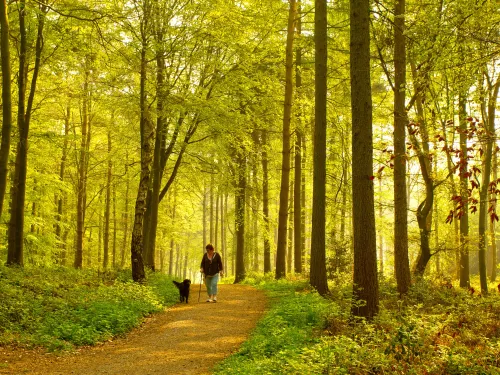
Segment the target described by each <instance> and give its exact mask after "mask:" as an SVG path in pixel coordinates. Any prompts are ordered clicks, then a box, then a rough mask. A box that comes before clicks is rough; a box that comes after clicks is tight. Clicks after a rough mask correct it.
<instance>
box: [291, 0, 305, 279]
mask: <svg viewBox="0 0 500 375" xmlns="http://www.w3.org/2000/svg"><path fill="white" fill-rule="evenodd" d="M301 13H302V8H301V2H300V0H298V1H297V15H298V17H297V25H296V30H297V39H300V38H301V33H302V21H301ZM301 69H302V47H300V46H299V47H298V48H297V49H296V51H295V87H296V89H297V95H298V96H299V97H300V96H301V95H302V93H301V87H302V71H301ZM301 112H302V109H301V108H298V113H297V117H296V121H297V125H296V128H295V160H294V165H295V175H294V187H293V201H294V208H295V209H294V211H293V228H294V264H293V268H294V272H295V273H302V261H303V259H302V252H303V249H302V237H303V233H302V222H301V219H302V209H303V207H302V197H301V183H302V134H303V129H302V126H303V125H302V124H301Z"/></svg>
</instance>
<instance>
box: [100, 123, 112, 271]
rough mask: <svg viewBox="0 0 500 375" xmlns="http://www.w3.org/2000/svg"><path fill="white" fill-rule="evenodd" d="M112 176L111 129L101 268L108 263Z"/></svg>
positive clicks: (105, 267)
mask: <svg viewBox="0 0 500 375" xmlns="http://www.w3.org/2000/svg"><path fill="white" fill-rule="evenodd" d="M112 176H113V162H112V161H111V131H108V175H107V177H108V180H107V182H106V209H105V211H104V262H103V265H102V268H103V270H107V269H108V265H109V232H110V230H109V222H110V216H111V178H112Z"/></svg>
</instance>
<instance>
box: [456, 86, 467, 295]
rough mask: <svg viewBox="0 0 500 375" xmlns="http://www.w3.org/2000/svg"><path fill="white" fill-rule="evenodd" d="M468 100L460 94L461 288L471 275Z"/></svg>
mask: <svg viewBox="0 0 500 375" xmlns="http://www.w3.org/2000/svg"><path fill="white" fill-rule="evenodd" d="M465 105H466V98H465V95H464V94H462V93H460V94H459V96H458V122H459V127H460V161H459V164H460V167H459V172H460V197H461V203H462V205H463V207H462V212H463V215H462V216H461V218H460V287H462V288H468V287H469V285H470V275H469V191H468V188H469V187H468V184H469V178H468V177H467V172H468V164H469V162H468V157H467V155H468V152H467V120H466V117H467V114H466V108H465Z"/></svg>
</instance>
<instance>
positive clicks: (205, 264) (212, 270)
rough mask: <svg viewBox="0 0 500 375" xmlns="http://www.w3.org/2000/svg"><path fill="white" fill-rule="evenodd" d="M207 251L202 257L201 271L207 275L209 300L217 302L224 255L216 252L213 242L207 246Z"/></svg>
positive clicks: (206, 282)
mask: <svg viewBox="0 0 500 375" xmlns="http://www.w3.org/2000/svg"><path fill="white" fill-rule="evenodd" d="M205 249H206V250H207V252H206V253H205V254H203V258H202V259H201V265H200V272H201V273H203V274H204V275H205V285H206V286H207V294H208V299H207V302H217V283H218V282H219V275H220V276H221V277H222V274H223V271H224V269H223V266H222V257H221V256H220V254H219V253H217V252H215V249H214V247H213V245H212V244H210V243H209V244H208V245H207V246H205Z"/></svg>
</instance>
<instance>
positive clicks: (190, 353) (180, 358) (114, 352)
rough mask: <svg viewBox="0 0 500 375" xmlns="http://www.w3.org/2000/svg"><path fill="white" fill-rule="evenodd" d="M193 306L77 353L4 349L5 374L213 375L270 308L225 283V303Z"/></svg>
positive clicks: (1, 368) (0, 365)
mask: <svg viewBox="0 0 500 375" xmlns="http://www.w3.org/2000/svg"><path fill="white" fill-rule="evenodd" d="M203 289H204V287H203ZM203 289H202V298H201V300H200V303H198V290H199V284H198V285H192V286H191V301H190V303H189V304H187V305H186V304H182V305H181V304H177V305H175V306H173V307H172V308H170V309H168V310H167V311H166V312H164V313H161V314H156V315H154V316H153V317H151V318H148V320H147V321H146V322H145V324H143V325H142V326H141V327H140V328H138V329H136V330H134V331H133V332H131V333H130V334H128V335H127V336H126V337H124V338H119V339H116V340H114V341H112V342H108V343H105V344H103V345H100V346H98V347H91V348H84V349H80V350H79V351H78V352H77V353H76V354H70V355H64V356H56V355H54V354H43V353H39V352H33V351H21V350H15V351H14V350H12V349H8V348H0V374H82V375H83V374H85V375H88V374H113V375H114V374H116V375H118V374H120V375H121V374H141V375H149V374H172V375H177V374H196V375H201V374H210V372H211V369H212V368H213V367H214V366H215V364H216V363H218V362H220V361H221V360H222V359H224V358H225V357H227V356H229V355H230V354H231V353H233V352H235V351H236V350H238V348H239V346H240V344H241V343H242V342H243V341H245V339H246V338H247V337H248V334H249V333H250V332H251V330H252V329H253V328H254V327H255V324H256V322H257V320H258V319H259V318H260V317H261V316H262V314H263V312H264V311H265V308H266V298H265V295H264V293H263V292H261V291H258V290H256V289H254V288H252V287H249V286H245V285H219V302H217V303H207V302H205V299H204V298H203V297H204V294H203Z"/></svg>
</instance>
